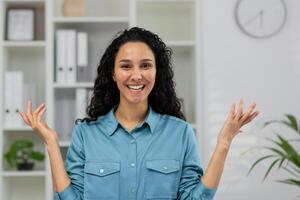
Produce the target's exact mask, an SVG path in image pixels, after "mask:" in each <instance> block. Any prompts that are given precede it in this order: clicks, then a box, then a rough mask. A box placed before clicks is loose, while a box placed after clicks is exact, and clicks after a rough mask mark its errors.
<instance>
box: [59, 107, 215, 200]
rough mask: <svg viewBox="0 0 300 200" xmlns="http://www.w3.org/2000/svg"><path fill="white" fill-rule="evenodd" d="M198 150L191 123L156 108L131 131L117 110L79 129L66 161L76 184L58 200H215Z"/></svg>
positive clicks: (70, 175)
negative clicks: (117, 113)
mask: <svg viewBox="0 0 300 200" xmlns="http://www.w3.org/2000/svg"><path fill="white" fill-rule="evenodd" d="M199 159H200V158H199V150H198V147H197V143H196V140H195V135H194V131H193V129H192V127H191V125H190V124H188V123H187V122H185V121H183V120H181V119H178V118H176V117H172V116H169V115H162V114H159V113H156V112H155V111H154V110H153V109H151V107H150V108H149V111H148V114H147V116H146V118H145V120H144V122H143V123H140V124H139V125H138V126H137V127H135V128H134V129H133V130H132V131H131V132H128V131H127V130H126V128H124V127H122V125H121V124H120V123H118V121H117V120H116V118H115V116H114V110H113V109H112V110H111V111H110V112H109V113H107V114H106V115H104V116H100V117H99V118H98V119H97V121H94V122H90V123H89V124H88V123H86V122H83V123H79V124H76V125H75V127H74V130H73V133H72V141H71V144H70V147H69V149H68V152H67V156H66V162H65V165H66V170H67V172H68V175H69V177H70V179H71V184H70V185H69V186H68V187H67V188H66V189H64V190H63V191H62V192H57V193H55V199H56V200H81V199H86V200H89V199H93V200H96V199H97V200H102V199H105V200H106V199H107V200H119V199H124V200H131V199H132V200H133V199H137V200H143V199H159V200H162V199H163V200H168V199H180V200H192V199H193V200H211V199H213V196H214V194H215V192H216V189H209V188H206V187H205V186H204V185H203V184H202V183H201V179H200V177H201V176H202V175H203V170H202V168H201V167H200V160H199Z"/></svg>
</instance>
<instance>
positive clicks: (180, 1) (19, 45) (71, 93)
mask: <svg viewBox="0 0 300 200" xmlns="http://www.w3.org/2000/svg"><path fill="white" fill-rule="evenodd" d="M66 2H72V0H67V1H63V0H0V3H1V4H0V10H1V11H0V15H1V17H0V37H1V40H0V63H1V70H0V80H1V82H0V87H1V91H0V94H1V99H0V105H2V108H1V109H2V112H1V113H2V114H1V115H0V133H1V137H0V142H1V143H0V147H1V148H0V158H1V165H0V166H1V171H0V175H1V176H0V199H3V200H4V199H5V200H6V199H7V200H12V199H13V200H15V199H47V200H49V199H52V195H53V191H52V184H51V174H50V169H49V163H48V161H47V157H46V160H45V161H44V162H37V163H36V165H35V167H34V170H33V171H29V172H20V171H17V170H15V169H11V168H9V166H8V165H7V163H6V162H5V161H4V156H3V155H4V153H5V152H6V151H7V150H8V148H9V145H10V144H11V143H12V142H13V141H15V140H16V139H18V138H24V137H25V138H28V139H31V140H32V141H34V144H35V146H36V149H38V150H40V151H42V152H45V151H44V147H43V146H42V144H41V142H40V140H39V138H37V137H36V136H35V135H34V134H33V133H32V132H31V131H30V129H28V128H24V127H23V126H22V124H21V126H14V125H16V124H15V123H13V124H10V125H9V126H7V124H5V122H7V118H6V115H5V113H6V105H7V104H6V102H7V101H8V100H7V98H8V97H7V96H9V95H11V96H13V97H12V98H13V99H15V98H16V96H14V95H16V94H17V93H18V89H16V88H21V87H19V86H18V84H17V85H13V86H11V85H10V84H8V82H7V81H6V80H7V79H6V78H7V76H6V72H8V71H15V72H16V71H18V72H20V71H21V72H22V75H20V74H19V81H15V82H16V83H22V81H24V82H23V83H24V84H23V85H25V84H26V85H28V86H27V89H24V90H23V93H27V96H23V97H22V98H24V99H25V98H26V97H32V98H34V101H35V105H36V104H38V103H40V102H43V101H45V102H46V104H47V106H48V110H47V116H46V121H47V122H48V123H49V124H50V125H51V126H52V127H54V128H55V129H56V130H57V131H58V132H59V134H61V135H60V139H61V143H60V145H61V149H62V152H63V153H65V152H66V150H67V147H68V145H69V142H68V140H69V137H70V130H71V129H72V126H73V121H74V119H75V118H76V117H78V116H79V115H80V114H82V110H80V109H76V108H78V107H80V106H82V102H81V101H84V99H82V98H80V97H82V96H85V97H86V98H85V100H87V99H88V96H89V90H90V89H91V88H92V82H91V81H92V79H93V74H94V72H95V69H96V64H97V62H98V60H99V58H100V56H101V53H102V52H103V50H104V49H105V47H106V46H107V44H108V42H109V41H110V39H111V38H112V37H113V36H114V35H115V34H116V33H117V32H118V31H119V30H122V29H124V28H126V27H132V26H136V25H138V26H142V27H145V28H149V29H150V30H152V31H154V32H156V33H158V34H159V35H160V36H161V37H162V38H163V39H164V41H166V43H167V45H168V46H170V47H171V48H172V49H173V51H174V55H173V56H174V70H175V79H176V83H177V89H178V94H179V97H181V98H182V99H183V104H184V111H185V113H186V115H187V119H188V121H189V122H190V123H192V125H193V127H194V130H195V133H196V136H197V141H198V143H199V146H200V154H201V161H202V166H203V167H204V168H205V167H206V166H207V163H208V161H209V158H210V155H211V153H212V151H213V148H214V145H215V143H216V138H217V134H218V131H219V130H220V128H221V127H222V123H223V121H224V119H225V117H226V114H227V112H228V109H229V106H230V104H231V103H232V102H238V100H239V99H240V98H241V97H244V99H245V100H246V105H249V103H250V102H251V101H256V102H257V105H258V109H259V110H260V111H261V114H260V116H259V117H258V119H256V120H255V121H254V122H253V123H251V125H249V126H247V127H245V129H244V133H243V134H241V135H240V136H238V137H237V138H236V139H235V140H234V142H233V144H232V148H231V150H230V153H229V155H228V158H227V161H226V165H225V169H224V174H223V177H222V180H221V183H220V186H219V188H218V191H217V194H216V197H215V199H217V200H252V199H261V200H271V199H272V200H282V199H294V198H295V197H297V195H299V189H298V188H297V187H293V186H289V185H285V184H282V183H278V182H276V180H278V179H281V178H284V177H286V173H283V172H282V171H279V170H275V171H272V172H271V173H270V175H269V177H268V178H267V179H266V180H265V181H264V182H262V178H263V175H264V173H265V171H266V170H267V167H268V164H269V163H268V162H265V163H261V164H260V165H258V166H257V168H255V169H254V171H253V172H252V173H251V174H250V175H248V176H247V172H248V170H249V168H250V166H251V164H252V163H253V162H254V161H255V160H256V159H258V158H259V157H261V156H263V155H266V152H265V151H264V150H263V149H262V148H261V147H263V146H264V145H266V144H268V143H267V141H266V140H265V137H266V136H270V137H273V136H274V134H273V132H274V131H284V132H286V131H287V130H286V129H282V128H281V127H277V126H275V127H272V128H269V129H263V130H262V129H261V128H260V127H261V126H262V124H263V123H264V122H265V121H267V120H271V119H282V118H283V115H284V114H286V113H291V114H294V115H296V116H299V114H298V113H299V111H300V105H299V103H298V102H299V97H300V92H299V91H298V90H297V89H298V88H297V85H299V82H300V81H299V78H298V77H299V75H300V68H299V66H300V65H299V64H300V59H299V56H298V54H299V52H300V45H299V42H298V41H299V39H300V20H299V19H300V14H299V12H298V10H299V8H300V2H299V1H297V0H285V1H280V0H264V1H261V0H259V1H258V0H257V1H250V0H248V1H247V0H243V1H239V0H228V1H217V0H125V1H124V0H111V1H108V0H101V1H99V0H98V1H97V0H85V1H84V0H73V2H77V3H79V4H80V3H83V5H84V7H85V8H84V9H82V10H81V9H76V7H75V8H73V9H70V10H68V9H67V8H66V7H64V8H63V5H66V4H64V3H66ZM248 2H254V4H252V3H248ZM260 2H262V3H260ZM282 2H284V3H285V6H286V10H285V12H286V19H285V21H284V26H282V29H281V30H280V32H278V33H277V34H275V35H274V36H272V37H267V38H255V37H251V36H249V35H247V34H245V33H244V32H243V31H242V30H241V29H240V27H239V26H238V24H237V18H236V16H235V14H236V12H240V11H237V10H236V9H237V6H238V5H242V4H243V5H246V8H245V9H246V11H247V6H248V7H249V10H251V9H253V8H252V7H251V6H254V8H255V9H259V8H260V6H263V7H264V8H266V9H268V5H269V6H270V10H272V9H273V7H275V8H276V9H277V7H276V6H279V7H280V5H281V3H282ZM14 8H27V9H28V8H29V9H33V10H34V19H35V20H34V23H33V26H34V27H35V28H34V30H33V32H34V34H33V40H32V41H30V40H29V41H26V42H24V41H14V40H13V39H12V40H9V39H8V11H9V10H11V9H12V10H13V9H14ZM276 9H275V10H276ZM72 12H73V13H72ZM81 12H82V13H81ZM241 12H242V13H243V12H244V11H243V10H242V11H241ZM249 12H250V11H249ZM242 13H240V14H241V15H242ZM246 13H247V12H246ZM254 13H255V11H254ZM276 13H280V8H279V9H278V10H276ZM64 15H80V16H79V17H74V16H64ZM253 16H254V15H253ZM274 16H275V17H274V18H273V20H271V21H272V23H275V24H276V20H279V21H280V17H279V18H276V14H275V15H274ZM254 17H255V16H254ZM249 18H251V12H250V14H249ZM28 23H29V22H28ZM254 23H255V19H254ZM257 23H258V22H257ZM264 23H265V24H266V26H267V25H268V24H267V23H268V20H265V21H264ZM64 30H69V31H70V32H71V33H66V32H64V33H63V35H64V34H65V35H66V34H69V35H68V36H67V37H65V38H63V37H60V36H58V35H59V33H58V32H59V31H64ZM78 33H82V34H83V35H85V36H83V39H82V38H81V39H78V40H77V38H76V37H77V34H78ZM254 33H257V32H255V31H254ZM28 34H29V36H30V31H29V33H28ZM72 34H73V35H72ZM258 34H259V33H258ZM14 37H25V36H24V35H23V36H22V35H21V36H18V35H17V36H14ZM70 37H71V38H72V37H73V41H76V44H77V45H78V43H80V41H81V45H83V46H84V44H85V43H84V41H85V39H84V37H87V38H86V39H87V51H86V52H85V51H84V52H82V54H81V55H83V54H84V53H87V57H84V56H83V57H80V59H81V61H79V60H76V61H77V63H79V62H81V63H83V64H82V66H85V65H86V67H87V68H83V69H87V71H86V74H85V75H86V77H85V78H83V81H80V82H79V81H78V76H77V77H74V74H71V75H70V77H71V78H70V77H69V78H66V79H68V81H66V82H64V78H62V80H59V79H60V78H59V75H58V74H59V71H58V69H57V66H58V64H59V63H60V61H59V60H60V59H59V58H58V57H59V56H60V55H59V52H58V51H57V46H58V45H59V42H58V40H59V38H60V39H61V41H65V40H67V39H66V38H70ZM71 43H72V42H71ZM65 45H70V43H68V44H65ZM71 45H72V44H71ZM68 47H70V46H68ZM61 48H62V49H63V47H61ZM59 49H60V48H59ZM75 49H76V48H75ZM74 51H75V53H74V52H73V54H72V53H71V54H70V55H69V56H70V57H72V55H73V57H74V55H76V53H77V52H76V50H74ZM73 59H75V58H73ZM71 60H72V59H71ZM65 62H67V61H65ZM71 63H72V61H71ZM74 66H75V64H74ZM77 67H78V66H77ZM77 69H79V68H77ZM77 72H79V71H77ZM62 76H64V75H62ZM66 76H68V75H66ZM17 77H18V75H17ZM20 77H21V78H20ZM20 79H21V80H20ZM7 88H13V93H11V94H9V92H8V93H7V92H6V91H5V90H7ZM28 88H29V89H28ZM26 91H27V92H26ZM21 92H22V91H21ZM17 99H18V98H17ZM16 104H20V105H21V104H22V105H23V106H24V102H18V101H17V103H16ZM21 109H22V108H21ZM15 117H16V116H15ZM10 119H11V120H10V121H14V120H16V118H13V117H12V118H10ZM65 121H67V122H68V123H64V122H65ZM14 122H15V121H14ZM62 122H63V123H62ZM287 134H288V136H290V135H291V136H292V135H293V134H290V133H287ZM245 152H246V153H245Z"/></svg>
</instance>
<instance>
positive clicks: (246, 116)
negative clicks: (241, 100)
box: [241, 102, 256, 121]
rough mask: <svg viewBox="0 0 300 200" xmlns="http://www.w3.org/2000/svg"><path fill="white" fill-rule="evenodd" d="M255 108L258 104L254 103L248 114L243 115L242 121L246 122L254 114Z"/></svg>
mask: <svg viewBox="0 0 300 200" xmlns="http://www.w3.org/2000/svg"><path fill="white" fill-rule="evenodd" d="M255 107H256V103H255V102H253V103H252V104H251V105H250V107H249V108H248V110H247V112H246V113H245V114H244V115H242V118H241V120H242V121H244V120H246V119H247V118H248V117H249V116H250V115H251V114H253V113H252V112H253V110H254V108H255Z"/></svg>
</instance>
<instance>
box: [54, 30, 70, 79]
mask: <svg viewBox="0 0 300 200" xmlns="http://www.w3.org/2000/svg"><path fill="white" fill-rule="evenodd" d="M66 39H67V37H66V31H65V30H57V31H56V51H55V55H56V67H55V75H56V83H66V68H67V67H66V42H67V41H66Z"/></svg>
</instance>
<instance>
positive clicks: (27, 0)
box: [3, 0, 45, 3]
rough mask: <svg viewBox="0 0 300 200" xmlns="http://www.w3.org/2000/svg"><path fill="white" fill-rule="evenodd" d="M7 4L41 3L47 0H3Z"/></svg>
mask: <svg viewBox="0 0 300 200" xmlns="http://www.w3.org/2000/svg"><path fill="white" fill-rule="evenodd" d="M3 1H4V2H5V3H37V2H38V3H40V2H45V0H3Z"/></svg>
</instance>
